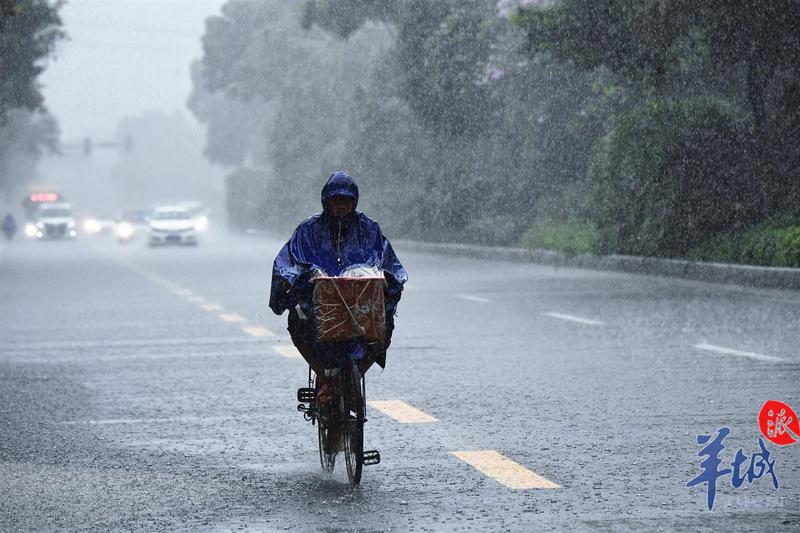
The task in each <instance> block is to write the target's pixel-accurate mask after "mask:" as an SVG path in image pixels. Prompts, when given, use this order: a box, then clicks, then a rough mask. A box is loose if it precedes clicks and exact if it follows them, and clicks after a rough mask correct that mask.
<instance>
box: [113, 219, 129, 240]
mask: <svg viewBox="0 0 800 533" xmlns="http://www.w3.org/2000/svg"><path fill="white" fill-rule="evenodd" d="M132 236H133V226H131V224H130V223H128V222H120V223H119V224H117V237H119V238H120V239H130V238H131V237H132Z"/></svg>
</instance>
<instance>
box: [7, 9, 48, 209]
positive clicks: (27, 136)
mask: <svg viewBox="0 0 800 533" xmlns="http://www.w3.org/2000/svg"><path fill="white" fill-rule="evenodd" d="M61 4H62V3H61V2H50V1H47V0H0V190H4V191H5V192H6V194H10V192H11V191H12V190H13V189H14V187H16V186H18V185H20V184H22V183H23V182H24V181H26V180H27V179H29V178H30V176H31V175H33V162H34V160H35V159H37V158H38V156H39V154H40V152H41V150H42V149H43V148H49V149H55V145H56V136H57V133H58V128H57V125H56V122H55V120H54V119H53V117H51V116H50V115H49V114H47V112H46V109H45V108H44V105H43V97H42V94H41V91H40V88H39V85H38V82H37V78H38V76H39V74H41V73H42V72H43V70H44V63H43V62H44V60H45V59H46V58H47V57H48V56H49V55H50V54H51V53H52V52H53V50H54V47H55V45H56V43H57V42H58V40H59V39H61V38H63V37H64V33H63V32H62V31H61V19H60V18H59V15H58V10H59V8H60V7H61Z"/></svg>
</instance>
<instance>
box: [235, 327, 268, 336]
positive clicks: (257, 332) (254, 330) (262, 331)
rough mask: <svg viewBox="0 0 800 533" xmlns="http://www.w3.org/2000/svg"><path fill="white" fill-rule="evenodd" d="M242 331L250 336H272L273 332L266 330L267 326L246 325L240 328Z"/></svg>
mask: <svg viewBox="0 0 800 533" xmlns="http://www.w3.org/2000/svg"><path fill="white" fill-rule="evenodd" d="M242 331H244V332H245V333H247V334H248V335H250V336H252V337H274V336H275V334H274V333H273V332H271V331H270V330H268V329H267V328H262V327H261V326H247V327H244V328H242Z"/></svg>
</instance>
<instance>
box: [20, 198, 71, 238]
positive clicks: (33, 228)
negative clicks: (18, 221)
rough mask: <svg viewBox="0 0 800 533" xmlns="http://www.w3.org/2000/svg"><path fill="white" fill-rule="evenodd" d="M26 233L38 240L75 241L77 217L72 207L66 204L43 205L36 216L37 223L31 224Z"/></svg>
mask: <svg viewBox="0 0 800 533" xmlns="http://www.w3.org/2000/svg"><path fill="white" fill-rule="evenodd" d="M29 226H30V227H29V228H28V227H26V228H25V231H26V233H28V234H29V235H31V236H32V237H36V238H37V239H40V240H43V239H74V238H75V236H76V235H77V234H78V233H77V232H76V231H75V217H74V216H73V214H72V206H70V205H69V204H65V203H52V204H42V205H40V206H39V210H38V212H37V214H36V222H32V223H29Z"/></svg>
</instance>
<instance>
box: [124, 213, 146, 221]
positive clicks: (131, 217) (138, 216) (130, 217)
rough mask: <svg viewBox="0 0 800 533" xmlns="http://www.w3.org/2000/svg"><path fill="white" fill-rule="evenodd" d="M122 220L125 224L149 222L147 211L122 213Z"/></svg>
mask: <svg viewBox="0 0 800 533" xmlns="http://www.w3.org/2000/svg"><path fill="white" fill-rule="evenodd" d="M120 218H121V219H122V220H124V221H125V222H134V223H142V222H147V211H131V212H128V213H122V217H120Z"/></svg>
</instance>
